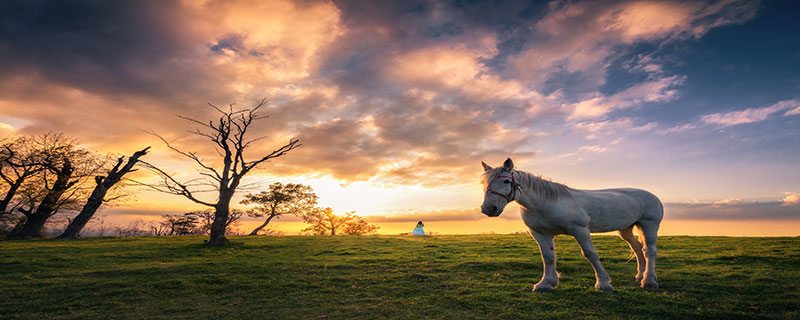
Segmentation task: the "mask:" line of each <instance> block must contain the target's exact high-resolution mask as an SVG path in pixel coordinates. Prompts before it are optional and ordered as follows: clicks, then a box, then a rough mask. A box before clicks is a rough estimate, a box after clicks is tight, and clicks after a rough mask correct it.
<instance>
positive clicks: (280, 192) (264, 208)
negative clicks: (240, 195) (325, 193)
mask: <svg viewBox="0 0 800 320" xmlns="http://www.w3.org/2000/svg"><path fill="white" fill-rule="evenodd" d="M242 204H257V205H258V206H257V207H256V208H255V210H253V211H250V212H248V215H249V216H251V217H254V218H260V217H264V216H266V217H267V219H266V221H264V223H262V224H261V225H260V226H258V227H257V228H255V229H254V230H253V231H252V232H250V235H251V236H254V235H257V234H258V232H259V231H261V230H262V229H264V227H266V226H267V225H268V224H269V222H270V220H272V218H275V217H280V216H282V215H284V214H293V215H298V216H302V215H304V214H306V213H309V212H310V210H312V209H313V208H314V206H316V205H317V195H316V194H314V190H313V189H311V187H309V186H304V185H302V184H295V183H287V184H283V183H280V182H275V183H273V184H271V185H270V186H269V190H268V191H261V192H259V193H257V194H247V195H245V196H244V200H242Z"/></svg>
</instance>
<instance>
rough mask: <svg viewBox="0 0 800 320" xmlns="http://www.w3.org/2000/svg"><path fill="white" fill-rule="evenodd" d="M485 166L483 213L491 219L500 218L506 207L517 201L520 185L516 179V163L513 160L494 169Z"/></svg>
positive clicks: (482, 163)
mask: <svg viewBox="0 0 800 320" xmlns="http://www.w3.org/2000/svg"><path fill="white" fill-rule="evenodd" d="M481 165H483V170H484V172H483V176H482V177H483V179H481V183H482V184H483V190H484V195H483V204H482V205H481V212H482V213H483V214H485V215H487V216H490V217H496V216H499V215H500V213H502V212H503V209H505V207H506V205H507V204H508V203H509V202H511V201H514V200H515V197H516V196H517V188H518V187H519V184H518V183H517V180H516V179H515V178H514V162H513V161H511V158H508V159H506V161H505V162H503V166H502V167H498V168H492V167H490V166H489V165H488V164H486V163H485V162H483V161H481Z"/></svg>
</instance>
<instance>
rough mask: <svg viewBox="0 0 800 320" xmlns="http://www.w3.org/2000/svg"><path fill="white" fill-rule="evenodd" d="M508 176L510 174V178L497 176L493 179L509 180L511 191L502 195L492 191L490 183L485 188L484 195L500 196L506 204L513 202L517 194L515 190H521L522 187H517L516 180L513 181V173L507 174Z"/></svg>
mask: <svg viewBox="0 0 800 320" xmlns="http://www.w3.org/2000/svg"><path fill="white" fill-rule="evenodd" d="M509 174H510V176H498V177H497V178H496V179H495V180H497V179H500V178H507V179H511V191H509V192H508V194H504V193H500V192H497V191H494V190H492V183H491V182H490V183H489V184H488V186H487V187H486V193H493V194H496V195H498V196H501V197H503V198H505V199H506V201H508V202H511V201H514V196H515V195H516V193H517V188H520V189H522V187H521V186H520V185H519V183H517V180H516V179H514V173H513V172H509Z"/></svg>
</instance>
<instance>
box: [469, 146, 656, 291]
mask: <svg viewBox="0 0 800 320" xmlns="http://www.w3.org/2000/svg"><path fill="white" fill-rule="evenodd" d="M481 164H482V165H483V169H484V171H485V172H484V173H483V176H482V177H483V179H482V184H483V187H484V190H485V191H486V192H485V195H484V198H483V204H482V205H481V212H483V213H484V214H485V215H487V216H490V217H496V216H499V215H500V213H502V212H503V209H504V208H505V206H506V205H507V204H508V203H510V202H511V201H517V202H518V203H519V204H520V206H521V207H522V210H521V211H522V220H523V221H524V222H525V225H527V226H528V228H530V230H531V235H532V236H533V238H534V239H536V242H537V243H538V244H539V251H540V252H541V253H542V261H543V262H544V275H543V276H542V280H541V281H539V283H537V284H536V285H535V286H534V287H533V291H534V292H545V291H552V290H553V289H554V288H556V287H557V286H558V272H556V254H555V247H554V244H553V237H554V236H556V235H559V234H568V235H571V236H573V237H575V240H576V241H577V242H578V245H580V247H581V252H582V253H583V256H584V257H585V258H586V260H588V261H589V263H591V264H592V268H594V275H595V278H597V282H596V283H595V285H594V287H595V288H596V289H597V290H602V291H614V287H612V286H611V279H610V278H609V276H608V273H607V272H606V271H605V269H603V266H602V265H600V259H599V258H598V256H597V251H595V249H594V246H593V245H592V237H591V235H590V233H592V232H608V231H615V230H618V231H619V235H620V237H622V239H624V240H625V241H627V242H628V244H629V245H630V247H631V250H633V253H634V254H635V255H636V262H637V265H638V273H637V274H636V281H641V286H642V288H648V289H653V288H658V282H657V277H656V238H657V237H658V227H659V225H660V224H661V218H662V217H663V216H664V207H663V206H662V205H661V201H660V200H659V199H658V198H657V197H656V196H655V195H653V194H652V193H650V192H647V191H644V190H640V189H605V190H577V189H572V188H569V187H567V186H565V185H563V184H559V183H555V182H550V181H547V180H544V179H541V178H540V177H537V176H534V175H532V174H530V173H527V172H523V171H518V170H514V162H512V161H511V158H508V159H506V161H505V162H504V163H503V166H502V167H499V168H492V167H490V166H489V165H487V164H486V163H484V162H481ZM634 226H637V227H638V230H639V235H640V238H642V237H643V238H644V243H645V247H644V250H642V249H643V248H642V244H641V243H640V242H639V241H638V240H637V239H636V237H634V236H633V227H634ZM642 251H644V252H642ZM645 260H646V262H645Z"/></svg>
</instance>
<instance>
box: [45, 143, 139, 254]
mask: <svg viewBox="0 0 800 320" xmlns="http://www.w3.org/2000/svg"><path fill="white" fill-rule="evenodd" d="M148 149H150V147H147V148H144V149H142V150H139V151H136V152H135V153H134V154H133V155H132V156H130V158H128V163H126V164H125V166H123V167H122V168H120V165H122V160H123V158H124V157H120V158H119V160H117V165H115V166H114V168H112V169H111V170H110V171H109V172H108V175H107V176H105V177H96V178H95V182H96V183H97V185H96V186H95V187H94V191H92V195H91V196H89V200H87V201H86V204H85V205H84V206H83V209H81V213H79V214H78V216H76V217H75V219H73V220H72V221H70V223H69V225H68V226H67V228H66V229H65V230H64V232H63V233H62V234H61V235H60V236H58V237H59V238H68V239H74V238H77V237H79V236H80V233H81V230H83V227H85V226H86V224H87V223H89V220H91V219H92V216H94V213H95V212H97V209H99V208H100V206H101V205H103V200H104V199H105V197H106V193H108V190H109V189H111V187H113V186H114V185H115V184H116V183H117V182H119V181H120V180H122V176H124V175H125V174H126V173H128V172H131V171H134V169H133V166H134V165H135V164H136V162H137V161H139V158H140V157H141V156H143V155H145V154H147V150H148Z"/></svg>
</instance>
